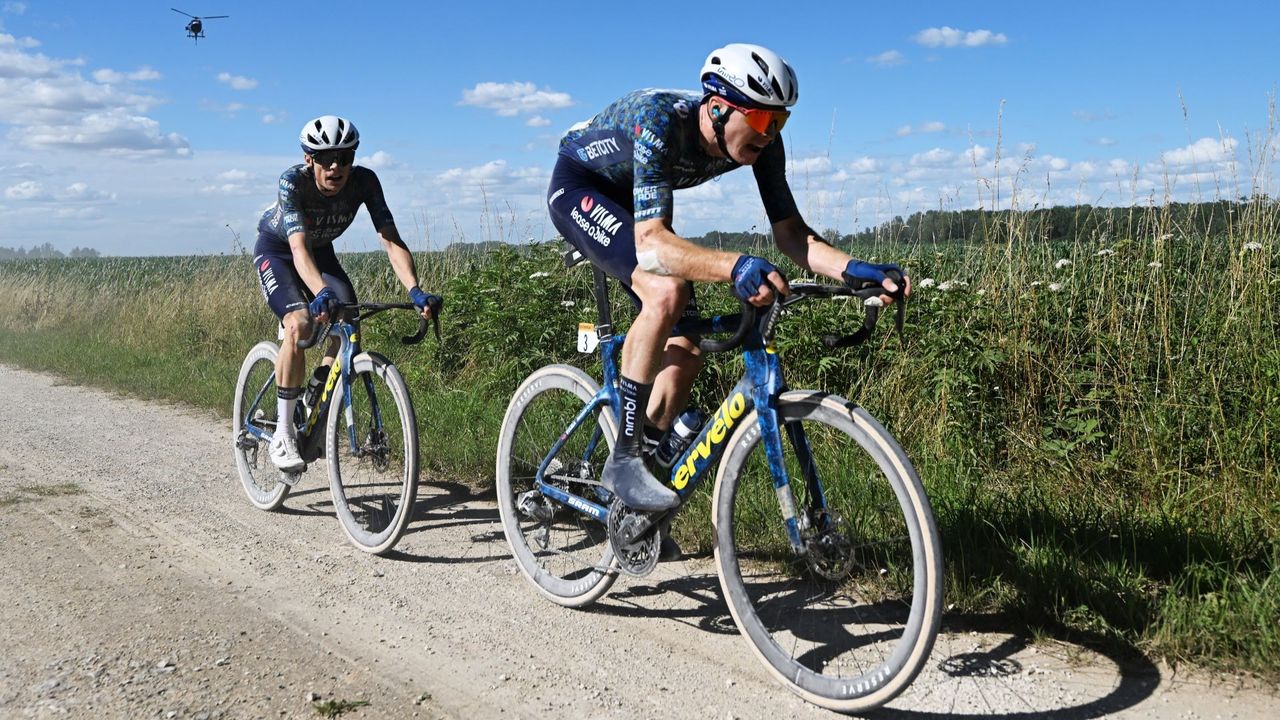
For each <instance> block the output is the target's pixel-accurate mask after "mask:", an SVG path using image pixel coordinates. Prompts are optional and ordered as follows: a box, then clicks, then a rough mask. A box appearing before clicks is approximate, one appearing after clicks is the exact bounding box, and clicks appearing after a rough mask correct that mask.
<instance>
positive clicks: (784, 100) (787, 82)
mask: <svg viewBox="0 0 1280 720" xmlns="http://www.w3.org/2000/svg"><path fill="white" fill-rule="evenodd" d="M702 88H703V90H706V91H707V93H708V94H711V95H719V96H721V97H723V98H724V99H726V100H728V101H729V102H731V103H733V104H735V105H743V106H746V107H758V108H781V107H791V106H792V105H795V104H796V100H798V99H799V98H800V84H799V83H798V82H796V73H795V71H794V70H792V69H791V66H790V65H788V64H787V61H786V60H783V59H782V58H781V57H780V56H779V55H778V54H777V53H775V52H774V51H772V50H770V49H768V48H765V47H761V46H759V45H749V44H746V43H733V44H731V45H725V46H724V47H722V48H719V49H718V50H715V51H713V52H712V53H711V54H710V55H708V56H707V61H706V62H705V63H703V65H702Z"/></svg>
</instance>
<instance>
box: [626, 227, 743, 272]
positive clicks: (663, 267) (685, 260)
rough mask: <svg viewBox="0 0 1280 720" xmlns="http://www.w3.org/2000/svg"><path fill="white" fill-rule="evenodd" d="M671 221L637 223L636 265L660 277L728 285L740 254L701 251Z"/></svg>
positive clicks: (701, 249)
mask: <svg viewBox="0 0 1280 720" xmlns="http://www.w3.org/2000/svg"><path fill="white" fill-rule="evenodd" d="M670 222H671V221H670V220H669V219H667V218H654V219H653V220H641V221H639V222H637V223H636V263H637V265H639V267H640V268H641V269H643V270H648V271H649V272H651V273H654V274H656V275H671V276H674V277H679V278H684V279H685V280H693V281H696V282H727V281H728V280H729V279H730V278H731V277H732V275H733V264H734V263H735V262H737V260H738V255H737V253H730V252H722V251H720V250H711V249H709V248H704V247H699V246H697V245H694V244H693V243H691V242H689V241H688V240H685V239H684V238H682V237H680V236H679V235H677V234H675V232H674V231H673V230H672V229H671V225H670Z"/></svg>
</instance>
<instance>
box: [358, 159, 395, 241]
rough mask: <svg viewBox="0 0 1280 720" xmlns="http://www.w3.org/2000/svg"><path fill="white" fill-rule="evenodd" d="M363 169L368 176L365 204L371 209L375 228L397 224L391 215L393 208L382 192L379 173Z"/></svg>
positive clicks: (370, 212) (366, 207) (380, 228)
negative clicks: (388, 205)
mask: <svg viewBox="0 0 1280 720" xmlns="http://www.w3.org/2000/svg"><path fill="white" fill-rule="evenodd" d="M363 170H364V171H365V172H364V174H365V176H366V177H365V196H364V206H365V209H367V210H368V211H369V219H371V220H373V229H374V230H382V229H383V228H385V227H387V226H388V225H393V224H395V218H393V217H391V208H389V207H387V199H386V197H385V196H383V194H382V183H381V182H379V181H378V175H377V173H375V172H374V171H372V170H370V169H368V168H363Z"/></svg>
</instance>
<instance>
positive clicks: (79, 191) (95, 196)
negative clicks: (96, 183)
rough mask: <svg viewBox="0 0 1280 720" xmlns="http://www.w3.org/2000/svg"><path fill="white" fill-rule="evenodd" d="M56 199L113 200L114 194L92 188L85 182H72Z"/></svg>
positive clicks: (75, 200)
mask: <svg viewBox="0 0 1280 720" xmlns="http://www.w3.org/2000/svg"><path fill="white" fill-rule="evenodd" d="M58 199H59V200H61V201H63V202H97V201H100V200H115V199H116V194H115V193H113V192H103V191H101V190H94V189H92V188H90V187H89V185H88V184H87V183H82V182H74V183H71V184H70V185H68V186H67V187H66V189H65V190H63V191H62V192H61V193H60V194H59V195H58Z"/></svg>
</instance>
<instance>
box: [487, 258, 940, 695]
mask: <svg viewBox="0 0 1280 720" xmlns="http://www.w3.org/2000/svg"><path fill="white" fill-rule="evenodd" d="M577 262H580V256H578V255H577V254H576V251H571V253H568V254H566V264H569V265H573V264H576V263H577ZM791 290H792V294H791V295H790V296H789V297H787V298H779V299H778V300H777V301H776V302H775V303H774V304H773V305H772V306H770V307H768V308H764V309H761V310H760V311H759V312H758V313H757V312H756V311H755V310H754V309H753V308H751V307H750V306H747V305H745V304H744V309H743V312H742V313H741V314H739V315H734V316H728V317H713V318H707V319H702V320H698V321H695V322H682V323H681V324H680V325H679V326H678V327H677V328H676V331H675V334H682V335H698V336H701V335H713V334H716V333H726V332H732V333H733V337H731V338H730V339H728V340H725V341H712V340H707V339H703V340H701V341H700V343H701V345H702V347H703V349H704V350H707V351H712V352H716V351H727V350H731V349H736V348H740V349H741V352H742V356H743V360H744V363H745V372H744V373H743V376H742V379H741V380H740V381H739V382H738V383H737V385H736V386H735V387H734V388H733V390H731V391H730V392H729V394H728V397H726V398H725V400H724V401H723V402H722V403H721V404H720V405H719V407H718V408H717V409H716V410H715V412H714V413H712V414H711V415H710V416H709V418H708V419H707V421H706V423H705V425H704V426H703V428H702V431H701V433H700V434H699V435H698V436H697V437H696V438H695V439H694V440H693V441H692V444H691V445H690V446H689V448H688V449H687V450H686V451H685V452H684V453H683V455H682V456H680V457H679V458H677V459H676V460H675V462H674V463H673V464H672V465H671V467H670V469H669V470H665V469H662V468H657V470H658V477H664V476H665V478H666V479H667V481H668V482H669V483H670V485H671V487H672V488H673V489H674V490H675V491H676V492H677V493H678V494H679V495H680V496H681V498H682V499H683V500H687V499H688V498H689V497H690V495H691V493H693V492H694V491H695V490H696V489H697V488H698V486H699V485H700V484H701V483H702V482H703V481H704V480H705V479H706V478H707V476H708V475H709V474H710V472H711V468H713V467H718V471H717V473H716V482H715V486H714V489H713V492H712V497H711V512H712V515H711V524H712V527H713V533H714V535H713V539H712V545H713V548H714V557H715V564H716V570H717V573H718V575H719V579H720V587H721V590H722V592H723V595H724V598H725V601H726V603H727V604H728V607H729V611H730V614H731V615H732V616H733V620H734V622H735V623H736V624H737V626H738V628H739V630H740V631H741V633H742V634H743V636H744V637H745V638H746V640H747V644H748V646H749V647H750V648H751V650H752V652H753V653H754V654H755V655H756V656H757V657H758V658H759V659H760V660H761V661H762V662H763V664H764V666H765V667H766V668H767V669H768V672H769V673H770V674H772V675H773V676H774V677H775V678H776V679H777V680H778V681H780V682H781V683H782V684H783V685H785V686H787V687H788V688H789V689H791V690H792V691H794V692H796V693H798V694H799V695H800V696H801V697H803V698H805V699H806V700H808V701H810V702H812V703H815V704H817V705H820V706H822V707H826V708H829V709H832V710H836V711H840V712H861V711H866V710H869V709H872V708H876V707H879V706H881V705H883V704H884V703H886V702H888V701H889V700H891V699H892V698H894V697H895V696H897V695H898V694H899V693H900V692H902V691H903V690H904V689H905V688H906V687H907V686H908V685H909V684H910V683H911V682H912V680H914V679H915V677H916V675H917V674H918V673H919V672H920V670H921V668H922V667H923V665H924V664H925V662H926V661H927V659H928V657H929V653H930V651H931V649H932V647H933V643H934V640H935V638H936V636H937V633H938V625H939V621H940V618H941V611H942V551H941V547H940V545H939V540H938V533H937V529H936V527H935V525H934V520H933V513H932V509H931V508H930V505H929V501H928V498H927V497H926V495H925V491H924V487H923V486H922V485H921V483H920V479H919V477H918V476H917V474H916V472H915V469H914V468H913V467H912V465H911V462H910V460H908V459H907V456H906V455H905V454H904V453H903V451H902V448H901V447H900V446H899V445H898V443H897V442H896V441H895V440H894V439H893V437H891V436H890V435H889V433H888V431H886V430H885V429H884V427H883V426H881V424H880V423H879V422H877V421H876V420H875V419H874V418H873V417H872V416H871V415H870V414H868V413H867V411H866V410H864V409H862V408H860V407H858V406H856V405H854V404H852V403H850V402H848V401H847V400H845V399H843V398H841V397H838V396H836V395H832V394H829V393H824V392H819V391H813V390H789V389H788V388H787V386H786V383H785V380H784V378H783V370H782V362H781V358H780V356H779V355H778V353H777V352H776V351H775V348H774V342H773V341H774V334H775V331H776V329H777V327H778V324H779V321H780V320H782V316H783V308H784V307H787V306H790V305H794V304H795V303H799V302H803V301H805V300H809V299H816V298H836V297H839V296H849V295H853V296H854V297H856V298H861V299H865V298H868V297H871V296H874V295H878V294H879V293H880V292H883V291H882V290H881V289H879V288H878V286H877V287H876V288H869V289H866V290H860V291H853V290H850V289H849V288H846V287H843V286H825V285H816V284H811V283H793V284H792V285H791ZM595 294H596V304H597V312H598V314H599V319H598V323H597V326H596V330H597V333H598V336H599V348H600V352H601V353H602V360H603V365H604V386H603V388H602V387H601V386H600V385H598V384H597V383H596V382H595V380H593V379H592V378H591V377H590V376H589V375H587V374H586V373H585V372H583V371H582V370H580V369H578V368H576V367H572V366H569V365H549V366H546V367H543V368H541V369H539V370H537V371H535V372H534V373H532V374H531V375H530V376H529V377H528V378H526V379H525V380H524V382H522V383H521V384H520V386H519V387H518V388H517V389H516V392H515V395H514V396H513V397H512V399H511V402H510V404H509V406H508V408H507V412H506V416H505V418H504V419H503V426H502V431H501V436H500V438H499V444H498V451H497V474H496V484H497V496H498V507H499V512H500V514H501V517H502V524H503V530H504V532H505V534H506V537H507V540H508V542H509V543H510V545H511V550H512V553H513V554H514V556H515V559H516V562H517V564H518V565H519V567H520V570H521V571H522V572H523V574H524V575H525V576H526V577H527V578H528V579H529V580H531V581H532V582H533V584H534V586H535V587H536V588H537V589H538V591H539V592H540V593H541V594H542V595H544V596H545V597H547V598H549V599H550V600H552V601H553V602H555V603H558V604H560V605H563V606H566V607H583V606H586V605H588V604H590V603H592V602H594V601H595V600H597V599H598V598H600V597H601V596H602V595H603V594H604V593H605V592H606V591H607V590H608V589H609V587H610V586H611V585H612V584H613V582H614V580H615V579H616V578H617V577H618V574H619V573H620V572H621V573H626V574H631V575H637V576H643V575H645V574H647V573H648V572H650V571H651V570H653V568H654V567H655V565H656V563H657V561H658V555H659V545H660V537H661V532H660V530H661V529H662V528H663V527H664V526H665V525H667V524H669V523H670V521H671V518H672V516H674V514H675V513H677V512H678V511H679V510H680V508H676V509H675V510H672V511H669V512H665V513H644V512H636V511H633V510H630V509H629V508H626V507H625V506H623V505H622V504H621V503H620V502H619V501H617V500H616V499H614V498H612V497H610V493H609V492H608V491H607V490H606V489H605V488H604V487H603V486H601V484H600V479H599V478H600V471H601V469H602V467H603V465H604V461H605V459H606V458H607V457H608V455H609V452H610V450H611V446H612V443H613V441H614V438H615V437H616V420H615V418H616V417H618V407H619V399H618V390H617V379H618V364H617V357H618V353H619V349H620V348H621V346H622V341H623V338H624V336H623V335H620V334H618V335H615V334H613V331H612V330H613V329H612V324H611V320H610V309H609V301H608V287H607V286H606V283H605V276H604V275H603V273H601V272H600V270H599V269H595ZM844 299H846V300H849V299H851V298H847V297H846V298H844ZM875 320H876V311H875V309H874V308H868V313H867V318H866V322H865V323H864V325H863V327H862V329H860V330H859V331H858V332H857V333H855V334H853V335H850V336H847V337H837V336H826V337H824V338H823V342H824V343H825V344H826V345H827V346H828V347H838V346H842V345H848V344H852V343H854V342H857V341H858V340H860V339H862V338H865V337H866V335H867V334H869V333H870V330H871V328H872V327H873V326H874V324H875ZM900 322H901V315H899V323H900Z"/></svg>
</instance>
